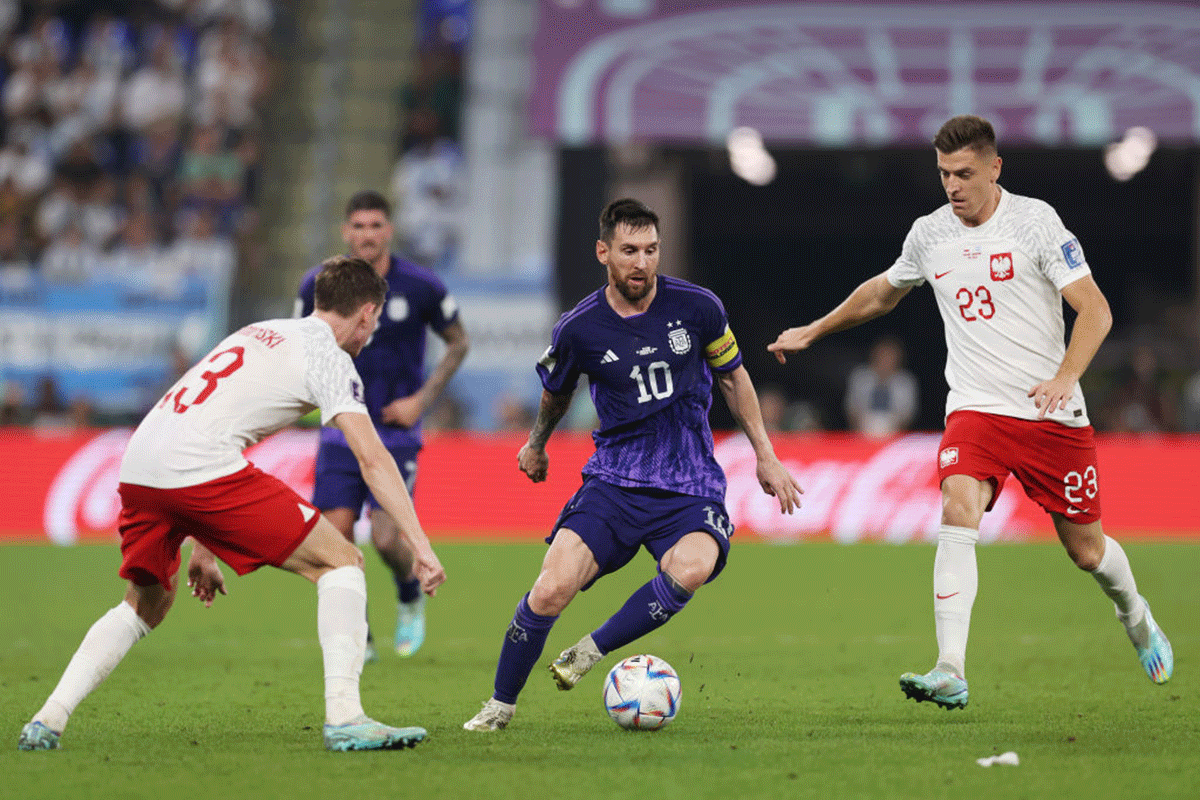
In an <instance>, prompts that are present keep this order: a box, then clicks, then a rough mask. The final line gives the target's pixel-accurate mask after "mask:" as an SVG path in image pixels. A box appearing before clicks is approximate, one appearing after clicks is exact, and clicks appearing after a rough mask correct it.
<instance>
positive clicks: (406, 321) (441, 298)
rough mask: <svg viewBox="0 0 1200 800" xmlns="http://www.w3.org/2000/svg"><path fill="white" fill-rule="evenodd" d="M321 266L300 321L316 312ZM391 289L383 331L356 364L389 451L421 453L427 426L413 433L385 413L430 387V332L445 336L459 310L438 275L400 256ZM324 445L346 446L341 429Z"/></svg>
mask: <svg viewBox="0 0 1200 800" xmlns="http://www.w3.org/2000/svg"><path fill="white" fill-rule="evenodd" d="M320 271H321V268H320V267H319V266H317V267H313V268H312V269H311V270H309V272H308V274H307V275H305V276H304V281H303V282H302V283H301V284H300V297H299V300H298V301H297V309H298V314H297V316H308V315H309V314H311V313H312V312H313V287H314V284H315V283H316V279H317V273H318V272H320ZM383 277H384V279H385V280H386V281H387V284H388V295H387V300H386V301H385V302H384V306H383V314H382V315H380V317H379V325H378V327H376V328H375V333H374V334H373V335H372V336H371V339H370V341H369V342H367V346H366V347H364V348H363V349H362V352H361V353H359V354H358V357H357V358H355V359H354V366H355V367H356V368H357V369H358V374H359V375H360V376H361V377H362V380H363V386H364V390H365V391H364V393H365V399H366V405H367V410H368V411H369V412H370V414H371V419H372V421H374V423H375V428H376V429H377V430H378V431H379V438H380V439H382V440H383V443H384V445H386V446H387V447H389V448H391V447H410V446H412V447H420V446H421V423H420V422H419V421H418V422H417V424H416V425H414V426H413V427H411V428H398V427H395V426H392V425H384V424H383V422H382V421H381V416H380V414H381V412H382V410H383V407H384V406H386V405H387V404H388V403H390V402H392V401H393V400H395V399H396V398H398V397H407V396H409V395H410V394H413V393H414V392H416V391H417V390H418V389H420V388H421V386H422V385H423V384H424V383H425V328H426V326H428V327H430V328H432V329H433V330H434V331H437V332H441V331H443V330H445V329H446V327H447V326H449V325H450V324H451V323H452V322H454V321H455V320H456V319H458V307H457V306H456V305H455V303H454V298H453V297H452V296H451V295H449V294H447V292H446V285H445V284H443V283H442V281H441V279H440V278H438V276H437V275H435V274H433V272H431V271H430V270H428V269H426V268H425V267H421V266H418V265H416V264H413V263H411V262H408V261H405V260H403V259H401V258H397V257H396V256H394V255H393V256H392V257H391V265H390V266H389V267H388V271H387V274H386V275H384V276H383ZM321 441H322V442H330V443H338V444H343V445H344V444H346V437H345V436H343V435H342V432H341V431H339V430H338V429H337V428H329V427H325V428H322V429H321Z"/></svg>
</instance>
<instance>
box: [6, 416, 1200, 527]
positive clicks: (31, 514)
mask: <svg viewBox="0 0 1200 800" xmlns="http://www.w3.org/2000/svg"><path fill="white" fill-rule="evenodd" d="M128 438H129V431H128V430H127V429H113V430H103V431H84V432H71V433H47V432H38V431H33V430H27V429H24V428H6V429H0V460H2V461H3V462H4V463H6V464H8V465H9V467H8V469H6V470H5V480H4V483H3V485H2V486H0V498H2V499H3V501H4V507H5V509H6V512H7V513H6V519H5V521H4V522H3V523H0V539H10V540H35V541H36V540H46V539H49V540H50V541H54V542H57V543H60V544H70V543H72V542H75V541H78V540H81V539H109V540H111V539H112V538H113V537H114V531H115V525H116V517H117V511H118V508H119V506H118V501H117V495H116V486H117V470H118V466H119V463H120V458H121V453H122V451H123V450H124V446H125V443H126V441H127V440H128ZM523 441H524V437H523V436H521V435H516V434H513V435H482V434H443V435H438V436H433V437H430V438H429V440H428V442H427V444H426V447H425V450H424V452H423V453H422V455H421V462H420V463H421V467H420V472H419V474H418V478H417V489H416V496H417V497H416V505H417V511H418V513H419V515H420V517H421V521H422V523H423V524H424V526H425V528H426V530H427V531H428V532H429V533H430V535H431V536H433V537H434V538H439V539H452V538H459V539H471V538H485V537H487V538H496V537H499V538H529V539H535V538H537V537H539V536H542V535H545V533H546V531H547V529H548V527H549V526H550V525H551V524H552V523H553V521H554V519H555V518H556V516H557V515H558V512H559V509H560V508H561V507H562V505H563V503H565V502H566V500H567V498H568V497H569V496H570V495H571V494H572V493H573V492H574V491H575V489H576V488H578V485H579V470H580V468H581V467H582V465H583V463H584V461H586V460H587V457H588V455H590V453H591V451H592V443H591V438H590V437H589V436H588V435H587V434H571V433H559V434H556V435H555V437H554V438H553V439H552V440H551V443H550V447H549V454H550V475H549V478H548V479H547V480H546V482H544V483H539V484H534V483H530V482H529V480H528V479H527V478H526V477H525V476H524V475H522V474H521V473H520V472H519V471H518V470H517V466H516V454H517V450H518V449H519V448H520V446H521V444H522V442H523ZM774 442H775V448H776V452H777V453H778V454H779V457H780V458H781V459H782V460H783V462H784V463H785V464H786V465H787V466H788V467H789V468H790V469H791V470H792V471H793V473H794V474H795V475H796V476H797V477H798V479H799V480H800V483H801V485H802V486H803V487H804V491H805V494H804V497H803V504H804V505H803V508H802V509H801V510H800V511H799V512H798V513H796V514H794V515H792V516H784V515H782V514H780V513H779V509H778V506H777V505H776V504H775V501H774V499H773V498H771V497H768V496H766V495H765V494H763V492H762V490H761V489H760V488H759V486H758V481H757V480H756V478H755V474H754V467H755V461H754V454H753V452H752V451H751V450H750V448H749V446H748V444H747V443H746V441H745V439H743V438H742V437H741V436H738V435H733V436H729V435H726V436H719V437H718V444H717V458H718V460H719V461H720V462H721V464H722V466H723V467H724V468H725V471H726V474H727V475H728V476H729V491H728V494H727V496H726V506H727V508H728V509H729V513H730V517H731V518H732V521H733V523H734V524H735V525H736V526H737V529H738V532H739V533H740V534H742V535H747V534H750V535H754V536H758V537H761V538H765V539H771V540H779V541H792V540H800V539H808V538H830V537H832V538H834V539H836V540H838V541H843V542H852V541H858V540H861V539H876V540H885V541H894V542H902V541H908V540H913V539H932V538H934V536H935V535H936V531H937V525H938V518H939V515H940V512H941V501H940V495H939V493H938V487H937V471H936V468H935V457H936V454H937V445H938V435H937V434H910V435H907V436H901V437H897V438H895V439H891V440H887V441H883V442H878V441H871V440H867V439H862V438H859V437H857V436H853V435H848V434H791V435H777V436H776V437H774ZM1098 448H1099V456H1100V475H1101V487H1102V491H1103V502H1104V524H1105V528H1106V529H1107V530H1108V531H1109V532H1110V533H1113V534H1115V535H1118V536H1122V537H1127V538H1133V537H1136V538H1147V539H1165V538H1200V506H1197V505H1196V504H1195V503H1193V502H1191V501H1192V497H1191V493H1190V487H1188V486H1185V481H1187V480H1188V478H1189V476H1190V474H1191V471H1192V470H1193V469H1195V465H1196V464H1200V437H1185V436H1171V437H1168V436H1163V437H1151V438H1114V437H1100V438H1099V441H1098ZM315 452H316V432H315V431H312V430H289V431H284V432H282V433H280V434H277V435H275V436H273V437H271V438H270V439H267V440H266V441H264V442H261V443H260V444H258V445H256V446H255V447H253V448H251V450H250V451H249V452H248V456H249V458H250V460H251V461H253V462H254V463H255V464H257V465H258V466H259V467H261V468H263V469H264V470H266V471H268V472H271V473H273V474H275V475H278V476H279V477H280V478H281V479H283V480H284V481H286V482H287V483H288V484H290V485H291V486H292V487H293V488H295V489H296V490H297V491H298V492H300V493H301V494H302V495H305V496H308V494H309V493H310V492H311V490H312V481H313V456H314V454H315ZM1052 536H1053V532H1052V530H1051V527H1050V524H1049V519H1048V518H1047V517H1046V515H1045V514H1044V513H1043V512H1042V510H1041V509H1040V508H1039V507H1037V506H1036V505H1034V504H1033V503H1031V502H1030V501H1029V500H1028V499H1027V498H1026V497H1025V495H1024V493H1023V492H1022V491H1021V488H1020V486H1019V485H1018V484H1017V483H1016V482H1015V481H1014V480H1012V479H1009V481H1008V483H1007V484H1006V486H1005V489H1004V491H1003V493H1002V494H1001V496H1000V498H999V499H998V501H997V503H996V507H995V508H994V509H993V511H991V512H990V513H988V514H987V515H985V517H984V522H983V526H982V529H981V538H982V539H983V540H984V541H989V540H997V539H1030V538H1051V537H1052Z"/></svg>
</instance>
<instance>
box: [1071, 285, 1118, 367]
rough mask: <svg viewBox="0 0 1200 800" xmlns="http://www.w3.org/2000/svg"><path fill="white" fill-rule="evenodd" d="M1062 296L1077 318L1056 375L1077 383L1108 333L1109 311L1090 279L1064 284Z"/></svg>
mask: <svg viewBox="0 0 1200 800" xmlns="http://www.w3.org/2000/svg"><path fill="white" fill-rule="evenodd" d="M1062 294H1063V297H1065V298H1066V300H1067V303H1069V304H1070V306H1071V307H1072V308H1074V309H1075V311H1076V312H1077V313H1078V316H1076V317H1075V325H1074V326H1073V327H1072V328H1071V341H1070V342H1068V343H1067V352H1066V355H1064V356H1063V362H1062V364H1061V365H1060V366H1059V369H1058V375H1059V376H1061V377H1065V378H1070V379H1071V380H1072V381H1077V380H1079V378H1080V377H1082V375H1083V373H1084V372H1086V371H1087V368H1088V365H1089V364H1091V363H1092V359H1093V358H1095V357H1096V352H1097V351H1098V350H1099V349H1100V345H1101V344H1102V343H1103V342H1104V338H1105V337H1106V336H1108V332H1109V331H1110V330H1112V310H1111V309H1110V308H1109V307H1108V300H1107V299H1106V298H1105V297H1104V294H1103V293H1102V292H1101V291H1100V287H1099V286H1097V285H1096V282H1095V280H1093V279H1092V278H1091V277H1090V276H1088V277H1084V278H1081V279H1079V280H1078V281H1076V282H1075V283H1071V284H1068V285H1067V286H1066V287H1065V288H1064V289H1063V292H1062Z"/></svg>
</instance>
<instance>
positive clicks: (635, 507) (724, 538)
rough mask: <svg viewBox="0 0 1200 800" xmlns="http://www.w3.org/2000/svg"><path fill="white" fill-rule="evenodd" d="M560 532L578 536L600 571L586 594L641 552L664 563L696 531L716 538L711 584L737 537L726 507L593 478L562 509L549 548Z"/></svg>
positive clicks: (710, 577) (695, 498)
mask: <svg viewBox="0 0 1200 800" xmlns="http://www.w3.org/2000/svg"><path fill="white" fill-rule="evenodd" d="M559 528H567V529H569V530H572V531H574V532H575V533H577V534H578V535H579V538H580V539H582V540H583V542H584V544H586V545H587V546H588V548H589V549H590V550H591V551H592V555H593V556H594V557H595V558H596V564H597V565H599V567H600V571H599V572H598V573H596V577H595V578H592V579H591V580H590V581H588V584H587V586H584V587H583V588H584V589H587V588H589V587H590V586H591V585H592V584H593V583H595V582H596V581H597V580H598V579H599V578H600V577H601V576H603V575H607V574H609V573H610V572H616V571H617V570H619V569H620V568H621V567H623V566H625V565H626V564H628V563H629V561H630V559H632V558H633V557H634V555H636V554H637V551H638V548H639V547H642V546H645V548H646V550H648V551H649V552H650V555H652V556H654V560H655V561H656V562H658V561H662V557H663V556H664V555H666V553H667V551H668V550H670V549H671V548H672V547H673V546H674V545H675V543H676V542H678V541H679V540H680V539H682V538H683V537H684V536H686V535H687V534H689V533H692V532H694V531H704V532H705V533H707V534H708V535H710V536H712V537H713V539H714V540H715V541H716V543H717V546H718V547H720V549H721V552H720V553H719V554H718V556H717V563H716V566H714V567H713V571H712V574H711V575H709V576H708V580H709V581H711V580H712V579H713V578H716V577H717V576H718V575H720V574H721V570H723V569H725V561H726V560H727V559H728V557H729V537H730V536H732V535H733V523H731V522H730V521H729V514H728V513H726V511H725V506H724V505H723V504H722V503H718V502H717V501H715V500H706V499H705V498H703V497H695V496H693V495H688V494H677V493H675V492H668V491H664V490H662V489H640V488H639V489H631V488H627V487H624V486H614V485H613V484H611V483H606V482H604V481H602V480H600V479H598V478H593V477H585V478H584V480H583V486H581V487H579V491H577V492H576V493H575V496H574V497H572V498H571V499H570V500H569V501H568V502H567V504H566V505H565V506H563V510H562V513H561V514H559V515H558V521H557V522H555V523H554V529H553V532H552V533H551V534H550V535H549V536H547V537H546V543H547V544H549V543H550V542H553V541H554V535H555V534H556V533H558V530H559ZM707 582H708V581H705V583H707Z"/></svg>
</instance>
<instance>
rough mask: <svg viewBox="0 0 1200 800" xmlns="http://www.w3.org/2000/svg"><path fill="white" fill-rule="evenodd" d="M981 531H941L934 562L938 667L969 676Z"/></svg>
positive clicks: (946, 528)
mask: <svg viewBox="0 0 1200 800" xmlns="http://www.w3.org/2000/svg"><path fill="white" fill-rule="evenodd" d="M977 541H979V531H977V530H972V529H971V528H961V527H958V526H955V525H943V526H942V527H941V528H939V529H938V547H937V556H936V557H935V558H934V561H933V617H934V624H935V626H936V628H937V640H938V663H937V665H938V667H939V668H942V669H949V670H951V671H953V672H955V673H956V674H958V675H959V676H960V677H964V678H965V677H966V662H967V635H968V634H969V633H970V630H971V606H973V605H974V604H975V593H976V591H978V589H979V568H978V567H977V566H976V564H975V542H977Z"/></svg>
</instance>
